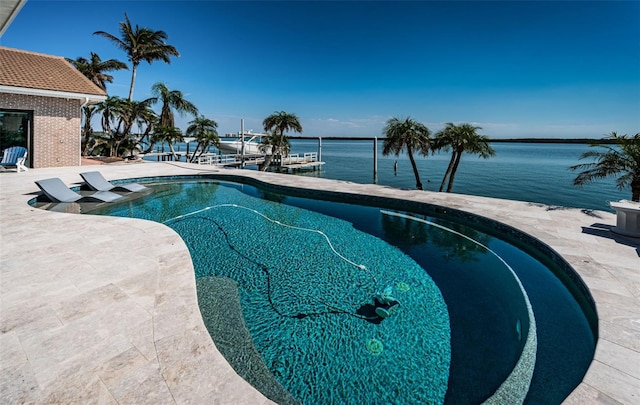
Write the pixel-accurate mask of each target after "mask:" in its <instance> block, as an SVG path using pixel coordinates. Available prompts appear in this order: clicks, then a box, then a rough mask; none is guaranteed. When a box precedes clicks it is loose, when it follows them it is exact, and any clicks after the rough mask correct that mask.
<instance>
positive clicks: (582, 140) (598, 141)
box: [288, 136, 615, 145]
mask: <svg viewBox="0 0 640 405" xmlns="http://www.w3.org/2000/svg"><path fill="white" fill-rule="evenodd" d="M288 138H289V139H305V140H317V139H318V138H319V137H317V136H289V137H288ZM322 139H324V140H330V141H373V140H374V139H378V140H379V141H383V140H384V139H385V138H383V137H378V138H373V137H355V136H348V137H347V136H345V137H342V136H323V137H322ZM489 142H495V143H569V144H587V145H589V144H614V143H615V142H612V141H611V140H610V139H591V138H562V139H561V138H508V139H489Z"/></svg>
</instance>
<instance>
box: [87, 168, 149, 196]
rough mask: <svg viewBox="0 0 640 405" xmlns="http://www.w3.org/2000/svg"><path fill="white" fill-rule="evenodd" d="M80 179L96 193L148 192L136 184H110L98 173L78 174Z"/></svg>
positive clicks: (146, 188) (145, 188)
mask: <svg viewBox="0 0 640 405" xmlns="http://www.w3.org/2000/svg"><path fill="white" fill-rule="evenodd" d="M80 177H82V179H83V180H84V181H85V183H87V186H89V188H91V189H92V190H96V191H115V190H121V191H129V192H139V191H144V190H148V189H149V188H148V187H145V186H143V185H142V184H138V183H126V184H117V185H116V184H111V183H110V182H108V181H107V179H105V178H104V176H102V173H100V172H85V173H80Z"/></svg>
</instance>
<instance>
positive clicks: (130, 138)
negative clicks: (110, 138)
mask: <svg viewBox="0 0 640 405" xmlns="http://www.w3.org/2000/svg"><path fill="white" fill-rule="evenodd" d="M152 103H153V99H151V98H148V99H146V100H143V101H129V100H121V102H120V105H119V108H118V110H117V113H118V115H119V120H118V126H117V130H116V132H115V134H114V135H115V136H116V137H117V140H116V144H115V154H116V156H119V149H120V145H121V144H122V143H123V142H125V143H129V144H131V143H136V144H137V143H139V142H140V139H139V137H138V135H137V134H133V133H132V130H133V126H134V125H138V128H142V127H143V126H145V125H147V124H148V123H149V121H150V120H153V119H154V118H155V112H154V111H153V110H152V109H151V104H152ZM129 149H131V148H129Z"/></svg>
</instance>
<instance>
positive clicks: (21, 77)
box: [0, 46, 106, 96]
mask: <svg viewBox="0 0 640 405" xmlns="http://www.w3.org/2000/svg"><path fill="white" fill-rule="evenodd" d="M0 85H2V86H11V87H26V88H29V89H38V90H51V91H61V92H67V93H80V94H89V95H99V96H106V93H105V91H104V90H102V89H100V88H99V87H98V86H96V85H95V84H93V83H92V82H91V80H89V79H87V78H86V77H85V76H84V75H83V74H82V73H80V72H79V71H78V70H77V69H76V68H75V67H73V65H71V64H70V63H69V62H67V61H66V60H65V59H64V58H63V57H61V56H51V55H44V54H41V53H35V52H28V51H22V50H19V49H12V48H6V47H2V46H0Z"/></svg>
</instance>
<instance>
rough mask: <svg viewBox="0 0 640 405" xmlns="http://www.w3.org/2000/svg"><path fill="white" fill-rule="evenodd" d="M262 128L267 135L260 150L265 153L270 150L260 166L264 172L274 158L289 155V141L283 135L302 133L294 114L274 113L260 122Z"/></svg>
mask: <svg viewBox="0 0 640 405" xmlns="http://www.w3.org/2000/svg"><path fill="white" fill-rule="evenodd" d="M262 126H263V127H264V130H265V131H266V132H267V133H269V135H268V136H266V137H265V138H263V139H262V145H261V149H262V150H263V151H266V150H268V148H269V147H270V148H271V153H270V154H269V155H267V157H266V159H265V162H264V164H263V166H262V170H263V171H266V170H267V169H268V168H269V165H270V164H271V161H272V160H273V157H274V156H276V155H278V154H282V153H284V154H285V155H286V154H288V153H289V150H290V146H289V139H288V138H287V137H286V136H285V134H284V133H285V132H288V131H294V132H298V133H302V125H301V124H300V120H299V119H298V117H297V116H296V115H295V114H290V113H288V112H285V111H276V112H275V113H273V114H271V115H269V116H268V117H267V118H265V119H264V121H262Z"/></svg>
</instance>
